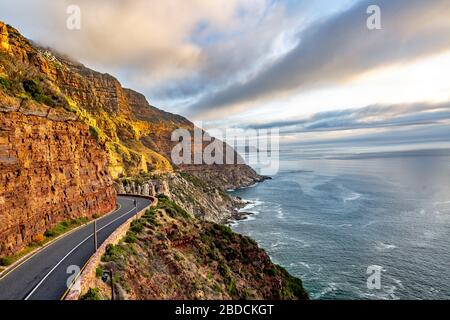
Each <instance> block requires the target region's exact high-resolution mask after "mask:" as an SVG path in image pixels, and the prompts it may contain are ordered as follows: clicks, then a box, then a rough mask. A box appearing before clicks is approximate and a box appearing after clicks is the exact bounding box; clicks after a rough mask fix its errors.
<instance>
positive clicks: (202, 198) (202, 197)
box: [115, 172, 245, 223]
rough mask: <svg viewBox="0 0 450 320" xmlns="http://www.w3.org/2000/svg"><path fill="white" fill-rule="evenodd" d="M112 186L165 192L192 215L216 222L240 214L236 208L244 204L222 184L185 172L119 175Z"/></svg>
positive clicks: (121, 189) (122, 189) (141, 192)
mask: <svg viewBox="0 0 450 320" xmlns="http://www.w3.org/2000/svg"><path fill="white" fill-rule="evenodd" d="M115 187H116V190H117V192H119V193H128V194H139V195H143V196H158V195H161V194H162V195H166V196H168V197H170V198H171V199H173V200H174V201H175V202H176V203H177V204H178V205H179V206H181V207H183V208H184V209H185V210H186V211H187V212H188V213H189V214H190V215H191V216H193V217H196V218H199V219H201V220H207V221H212V222H216V223H226V222H228V221H229V220H232V219H235V218H239V217H241V214H239V212H238V209H239V208H240V207H243V206H244V205H245V203H244V201H242V200H240V199H237V198H234V197H230V196H229V195H228V194H227V193H226V192H224V191H223V189H222V188H218V187H217V186H215V185H214V184H210V183H208V182H205V181H204V180H202V179H199V178H197V177H196V176H194V175H192V174H190V173H188V172H178V173H167V174H159V175H152V176H145V177H140V178H138V179H119V180H118V181H117V182H116V183H115Z"/></svg>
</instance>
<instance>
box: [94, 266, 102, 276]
mask: <svg viewBox="0 0 450 320" xmlns="http://www.w3.org/2000/svg"><path fill="white" fill-rule="evenodd" d="M95 276H96V277H97V278H101V277H102V276H103V269H102V268H100V267H97V268H96V269H95Z"/></svg>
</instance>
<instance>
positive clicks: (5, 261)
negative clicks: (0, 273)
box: [0, 257, 14, 267]
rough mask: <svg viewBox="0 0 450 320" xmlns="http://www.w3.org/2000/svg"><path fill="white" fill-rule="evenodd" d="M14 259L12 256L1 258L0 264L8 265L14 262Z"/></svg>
mask: <svg viewBox="0 0 450 320" xmlns="http://www.w3.org/2000/svg"><path fill="white" fill-rule="evenodd" d="M13 262H14V259H13V258H12V257H3V258H0V266H3V267H7V266H10V265H11V264H13Z"/></svg>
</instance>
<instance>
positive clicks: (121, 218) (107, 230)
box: [0, 196, 151, 300]
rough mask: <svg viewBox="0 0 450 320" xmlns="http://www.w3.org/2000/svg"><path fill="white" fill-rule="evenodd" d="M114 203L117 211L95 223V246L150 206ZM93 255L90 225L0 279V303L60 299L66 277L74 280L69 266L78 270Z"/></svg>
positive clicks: (142, 201) (131, 201)
mask: <svg viewBox="0 0 450 320" xmlns="http://www.w3.org/2000/svg"><path fill="white" fill-rule="evenodd" d="M134 200H136V202H137V208H135V206H134ZM117 201H118V204H119V209H117V210H116V211H114V212H113V213H111V214H109V215H107V216H105V217H103V218H101V219H99V220H97V230H98V232H97V238H98V239H97V241H98V246H100V245H101V244H102V243H103V242H104V241H105V240H106V239H107V238H108V236H109V235H111V234H112V233H113V232H114V230H116V229H117V228H118V227H119V226H120V225H122V224H123V223H124V222H125V221H127V220H128V219H129V218H130V217H132V216H134V215H135V214H136V213H137V212H139V211H141V210H142V209H144V208H145V207H147V206H149V205H150V203H151V200H148V199H144V198H137V197H128V196H127V197H124V196H119V197H118V199H117ZM93 253H94V237H93V223H92V222H91V223H89V224H88V225H86V226H84V227H82V228H80V229H78V230H76V231H75V232H73V233H71V234H68V235H67V236H63V237H62V238H61V239H59V240H56V241H55V242H53V243H52V244H50V245H48V246H47V247H45V248H44V249H42V250H41V251H39V252H37V253H36V254H34V255H33V256H31V258H29V259H28V260H26V261H25V262H24V263H22V264H21V265H19V267H17V268H16V269H14V270H13V271H11V272H10V273H8V274H6V275H5V276H4V277H3V278H2V279H0V300H23V299H26V300H59V299H61V297H62V296H63V294H64V293H65V291H66V290H67V282H68V279H69V277H70V276H72V278H73V274H74V271H73V269H72V270H71V269H70V268H69V266H78V267H79V268H80V269H81V268H82V267H83V265H84V264H85V263H86V262H87V261H88V259H89V258H90V257H91V256H92V254H93ZM68 268H69V269H68ZM68 271H70V272H69V273H68Z"/></svg>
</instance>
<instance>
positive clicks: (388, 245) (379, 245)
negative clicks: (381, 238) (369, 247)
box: [375, 242, 397, 251]
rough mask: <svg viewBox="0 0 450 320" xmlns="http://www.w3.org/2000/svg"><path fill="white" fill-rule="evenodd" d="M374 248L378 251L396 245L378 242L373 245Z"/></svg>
mask: <svg viewBox="0 0 450 320" xmlns="http://www.w3.org/2000/svg"><path fill="white" fill-rule="evenodd" d="M375 249H377V250H378V251H387V250H393V249H397V246H396V245H394V244H388V243H384V242H378V243H377V244H376V246H375Z"/></svg>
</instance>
